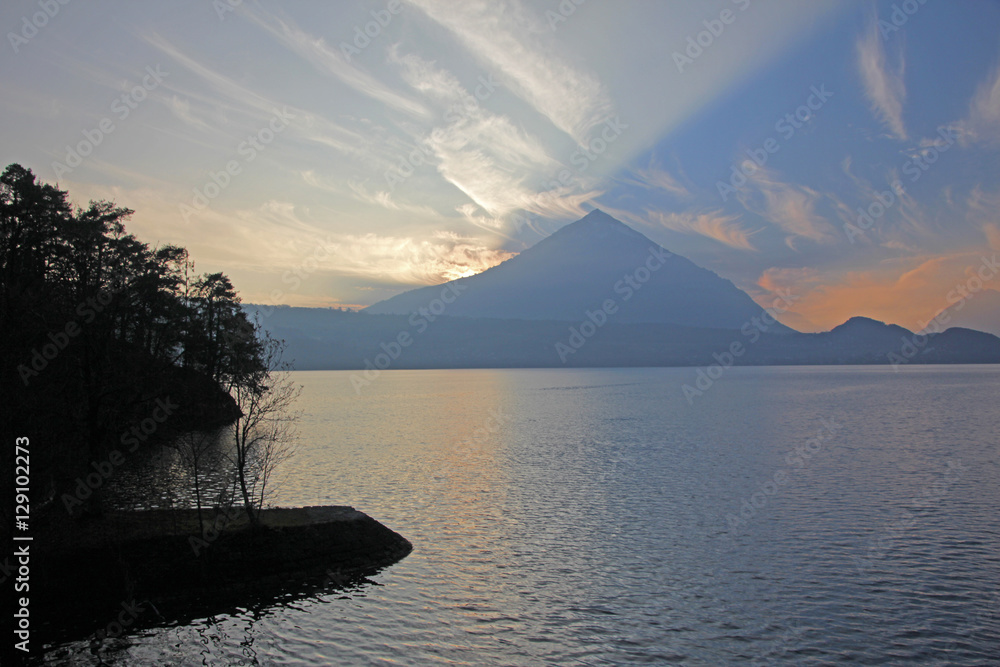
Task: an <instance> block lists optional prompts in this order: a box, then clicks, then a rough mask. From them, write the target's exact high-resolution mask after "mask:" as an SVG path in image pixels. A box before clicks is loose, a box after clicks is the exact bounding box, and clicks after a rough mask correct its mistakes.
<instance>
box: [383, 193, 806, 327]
mask: <svg viewBox="0 0 1000 667" xmlns="http://www.w3.org/2000/svg"><path fill="white" fill-rule="evenodd" d="M449 285H451V286H454V287H455V289H456V290H457V291H459V292H461V293H462V296H461V297H460V298H456V299H455V300H454V303H450V304H449V305H448V308H447V311H446V312H447V314H448V315H450V316H457V317H476V318H494V319H523V320H557V321H567V322H574V321H581V320H584V319H585V318H586V314H587V313H588V312H592V311H594V310H595V309H600V308H601V307H602V304H604V303H606V302H607V300H608V299H610V300H612V301H614V305H615V312H614V313H613V317H614V320H615V321H616V322H618V323H622V324H642V323H647V324H655V323H659V324H676V325H681V326H702V327H709V328H717V329H739V328H740V327H741V326H743V324H745V323H747V322H749V321H751V319H752V318H754V317H757V316H759V315H760V313H761V310H762V309H761V307H760V306H759V305H757V304H756V303H755V302H754V301H753V299H751V298H750V296H749V295H748V294H746V293H745V292H743V291H742V290H740V289H739V288H737V287H736V286H735V285H734V284H733V283H732V281H730V280H728V279H726V278H723V277H721V276H719V275H718V274H716V273H715V272H714V271H711V270H709V269H706V268H704V267H701V266H698V265H697V264H695V263H694V262H692V261H691V260H689V259H687V258H685V257H682V256H680V255H677V254H675V253H672V252H670V251H669V250H667V249H666V248H663V247H662V246H660V245H659V244H657V243H656V242H654V241H652V240H651V239H649V238H648V237H647V236H645V235H644V234H642V233H641V232H639V231H637V230H635V229H633V228H632V227H629V226H628V225H626V224H625V223H623V222H621V221H620V220H617V219H615V218H613V217H612V216H610V215H608V214H607V213H604V212H603V211H601V210H600V209H594V210H593V211H591V212H590V213H588V214H587V215H585V216H584V217H583V218H580V219H579V220H577V221H575V222H572V223H570V224H568V225H565V226H563V227H562V228H560V229H558V230H556V231H555V232H553V233H552V234H551V235H549V236H548V237H546V238H544V239H542V240H541V241H539V242H538V243H536V244H535V245H533V246H531V247H530V248H528V249H526V250H524V251H522V252H521V253H520V254H518V255H516V256H515V257H512V258H510V259H508V260H506V261H504V262H502V263H501V264H498V265H497V266H494V267H492V268H490V269H487V270H486V271H483V272H482V273H479V274H476V275H474V276H468V277H465V278H459V279H457V280H453V281H449V282H447V283H442V284H441V285H435V286H429V287H420V288H416V289H413V290H409V291H406V292H403V293H402V294H398V295H396V296H394V297H391V298H389V299H385V300H383V301H380V302H378V303H375V304H372V305H371V306H369V307H368V308H365V309H364V310H363V312H365V313H369V314H384V315H391V314H395V315H406V314H410V313H412V312H415V311H417V310H418V309H419V308H420V307H423V306H426V304H427V303H428V302H430V301H431V300H432V299H433V298H434V297H435V296H436V294H437V293H439V292H440V291H441V289H442V288H444V287H446V286H449ZM775 331H776V332H781V333H791V332H793V331H794V330H793V329H791V328H790V327H786V326H785V325H784V324H780V323H779V324H777V325H775Z"/></svg>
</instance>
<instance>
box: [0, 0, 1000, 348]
mask: <svg viewBox="0 0 1000 667" xmlns="http://www.w3.org/2000/svg"><path fill="white" fill-rule="evenodd" d="M63 3H65V4H63ZM0 26H3V29H4V32H5V40H4V41H5V42H6V43H5V44H3V45H2V47H0V48H2V49H3V56H2V58H0V87H2V90H3V94H2V98H0V105H2V107H0V108H2V113H3V120H4V122H3V123H2V125H0V160H2V162H3V165H7V164H10V163H14V162H16V163H20V164H22V165H24V166H25V167H28V168H30V169H32V170H33V171H34V172H35V174H36V175H37V176H38V177H39V178H40V179H41V180H42V181H45V182H49V183H58V185H59V187H61V188H63V189H66V190H68V191H69V193H70V198H71V199H72V200H73V201H74V202H75V203H77V204H78V205H85V204H86V203H87V202H88V201H89V200H95V199H96V200H100V199H106V200H112V201H114V202H116V203H117V204H118V205H120V206H125V207H128V208H131V209H133V210H135V215H134V216H133V217H132V219H131V221H130V222H129V223H128V229H129V231H130V232H132V233H134V234H135V235H136V236H138V237H139V238H140V239H141V240H143V241H145V242H147V243H150V244H152V245H160V244H167V243H172V244H177V245H182V246H184V247H186V248H188V249H189V250H190V251H191V254H192V257H193V259H194V260H195V262H196V268H197V270H198V271H201V272H208V271H212V272H214V271H224V272H225V273H227V274H228V275H229V276H230V277H231V278H232V279H233V281H234V283H235V285H236V286H237V288H238V289H239V291H240V293H241V295H242V297H243V299H244V301H246V302H252V303H267V304H275V303H281V304H290V305H296V306H337V307H341V306H348V307H357V306H365V305H370V304H372V303H374V302H376V301H379V300H381V299H384V298H387V297H389V296H392V295H394V294H397V293H399V292H401V291H404V290H406V289H411V288H413V287H416V286H422V285H428V284H436V283H441V282H444V281H447V280H451V279H454V278H458V277H461V276H466V275H472V274H474V273H478V272H481V271H483V270H485V269H487V268H489V267H491V266H494V265H496V264H498V263H499V262H502V261H504V260H505V259H508V258H510V257H513V256H514V255H516V254H517V253H518V252H520V251H522V250H524V249H525V248H527V247H530V246H531V245H533V244H535V243H537V242H538V241H539V240H541V239H542V238H544V237H546V236H548V235H549V234H551V233H552V232H553V231H555V230H557V229H559V228H560V227H562V226H563V225H565V224H568V223H570V222H572V221H574V220H576V219H578V218H580V217H582V216H583V215H585V214H586V213H587V212H589V211H590V210H592V209H594V208H600V209H602V210H604V211H605V212H607V213H609V214H611V215H613V216H615V217H616V218H618V219H619V220H621V221H622V222H625V223H626V224H628V225H630V226H632V227H634V228H635V229H637V230H638V231H640V232H642V233H643V234H645V235H646V236H648V237H649V238H651V239H652V240H654V241H655V242H657V243H659V244H661V245H663V246H664V247H666V248H668V249H669V250H671V251H672V252H675V253H677V254H680V255H683V256H686V257H688V258H689V259H691V260H693V261H694V262H696V263H697V264H699V265H701V266H704V267H706V268H709V269H711V270H713V271H715V272H716V273H718V274H719V275H721V276H723V277H725V278H728V279H729V280H732V281H733V282H734V283H735V284H736V285H737V286H738V287H740V288H741V289H743V290H745V291H746V292H748V293H749V294H750V295H751V296H752V297H753V298H754V299H755V300H756V301H757V302H758V303H760V304H761V305H762V306H766V305H768V304H770V303H772V302H773V300H774V298H775V295H778V294H792V295H793V301H792V306H791V308H790V311H789V312H787V313H785V314H784V315H782V318H781V319H782V320H783V321H784V322H785V323H786V324H789V325H790V326H793V327H795V328H797V329H799V330H801V331H824V330H828V329H830V328H832V327H834V326H836V325H837V324H840V323H842V322H843V321H845V320H846V319H848V318H849V317H852V316H856V315H861V316H867V317H872V318H875V319H878V320H882V321H885V322H889V323H895V324H900V325H902V326H905V327H907V328H910V329H922V328H923V327H924V325H925V324H926V323H927V322H928V321H929V320H930V319H931V318H932V317H933V316H934V315H935V314H936V313H937V312H938V311H941V310H942V309H944V308H947V307H949V305H951V304H952V303H953V301H954V297H953V296H949V295H954V294H955V292H954V290H955V289H956V288H957V287H961V286H970V285H971V286H972V287H974V288H975V289H977V290H978V289H990V290H1000V274H997V276H998V277H997V279H996V280H995V282H993V278H992V277H990V278H987V279H983V278H982V277H980V278H978V279H977V278H976V276H977V273H978V275H979V276H985V275H988V274H989V273H990V272H989V271H985V272H984V271H983V270H982V269H983V266H984V263H985V264H987V265H988V263H989V262H990V261H992V258H993V257H994V254H995V253H996V252H997V251H1000V161H998V157H1000V155H998V151H1000V4H997V3H992V2H943V1H942V0H924V1H923V2H921V1H920V0H906V1H905V2H903V1H899V0H896V1H895V2H875V3H873V2H824V1H815V2H809V3H803V2H785V1H772V2H765V1H763V0H720V1H715V2H698V3H682V2H659V1H656V2H654V1H644V0H630V1H628V2H621V3H617V2H616V3H610V2H598V1H597V0H561V1H557V0H548V1H544V0H540V1H538V2H534V1H528V0H491V1H482V0H469V1H465V2H462V3H455V2H452V1H450V0H391V1H384V2H383V1H381V0H375V1H373V2H351V1H347V0H344V1H338V2H306V1H303V2H295V3H277V2H252V1H249V0H214V1H213V0H198V1H191V2H181V1H178V2H170V3H134V2H133V3H126V2H111V1H108V2H89V3H88V2H82V1H80V0H35V1H34V2H28V1H21V0H16V1H15V0H11V1H8V2H5V3H4V5H3V8H2V9H0ZM994 273H996V272H994ZM977 280H978V282H977ZM970 281H973V282H972V283H970Z"/></svg>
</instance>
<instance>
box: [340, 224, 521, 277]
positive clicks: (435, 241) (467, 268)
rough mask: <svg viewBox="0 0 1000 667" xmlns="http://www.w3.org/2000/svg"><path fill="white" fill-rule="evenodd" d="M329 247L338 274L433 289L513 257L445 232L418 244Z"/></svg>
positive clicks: (389, 240)
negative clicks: (424, 286) (431, 286)
mask: <svg viewBox="0 0 1000 667" xmlns="http://www.w3.org/2000/svg"><path fill="white" fill-rule="evenodd" d="M331 247H332V249H333V251H334V253H335V254H336V255H337V257H338V262H337V271H338V273H341V274H343V275H353V276H359V277H364V278H368V279H371V280H377V281H379V282H387V283H397V284H406V285H436V284H439V283H443V282H447V281H449V280H455V279H456V278H462V277H465V276H471V275H474V274H476V273H481V272H482V271H485V270H486V269H488V268H490V267H492V266H496V265H497V264H499V263H500V262H502V261H504V260H506V259H510V258H511V257H513V256H514V254H513V253H510V252H507V251H504V250H494V249H492V248H488V247H486V246H485V245H483V244H482V242H480V241H479V240H477V239H474V238H469V237H465V236H461V235H459V234H456V233H454V232H445V231H439V232H437V233H435V234H434V235H432V236H431V237H430V238H427V239H421V240H417V239H413V238H409V237H400V236H380V235H377V234H363V235H346V236H342V237H339V238H338V239H336V240H335V241H334V243H333V244H332V246H331Z"/></svg>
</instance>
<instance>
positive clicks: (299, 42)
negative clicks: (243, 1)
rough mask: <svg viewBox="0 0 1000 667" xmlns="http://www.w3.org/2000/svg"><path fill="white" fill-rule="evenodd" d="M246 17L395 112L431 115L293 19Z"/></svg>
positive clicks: (260, 13)
mask: <svg viewBox="0 0 1000 667" xmlns="http://www.w3.org/2000/svg"><path fill="white" fill-rule="evenodd" d="M243 7H246V6H243ZM243 7H241V9H242V8H243ZM244 15H245V16H246V17H247V18H248V19H250V20H251V21H253V22H254V23H256V24H257V25H258V26H260V27H261V28H263V29H264V30H265V31H267V32H268V33H269V34H270V35H271V36H273V37H274V38H275V39H277V40H278V42H280V43H281V44H283V45H284V46H285V47H287V48H288V49H289V50H291V51H292V52H293V53H296V54H297V55H299V56H300V57H301V58H303V59H304V60H306V61H307V62H309V63H310V64H311V65H312V66H313V67H315V68H316V69H317V70H319V71H320V72H322V73H324V74H327V75H330V76H332V77H334V78H336V79H338V80H340V81H342V82H343V83H345V84H346V85H348V86H350V87H351V88H353V89H354V90H356V91H358V92H360V93H362V94H364V95H367V96H369V97H371V98H372V99H375V100H377V101H379V102H382V103H383V104H386V105H388V106H389V107H391V108H393V109H396V110H398V111H404V112H406V113H408V114H412V115H415V116H424V117H427V116H429V113H430V112H429V111H428V110H427V108H426V107H424V106H423V105H421V104H420V103H418V102H416V101H414V100H411V99H409V98H407V97H405V96H403V95H400V94H399V93H398V92H396V91H394V90H392V89H391V88H389V87H388V86H386V85H385V84H383V83H382V82H380V81H379V80H378V79H376V78H374V77H372V76H371V75H369V74H367V73H366V72H364V71H362V70H361V69H360V68H358V67H356V66H355V65H352V64H351V63H349V62H347V61H346V60H345V59H344V56H343V54H341V53H340V51H338V50H337V48H336V47H330V45H328V44H327V43H326V42H325V41H324V40H323V39H322V38H319V37H314V36H312V35H310V34H309V33H307V32H306V31H305V30H302V29H301V28H299V27H298V26H297V25H295V23H294V22H292V21H291V20H290V19H282V18H279V17H277V16H276V15H274V14H271V13H269V12H266V11H264V10H262V9H260V8H259V7H256V8H254V9H250V8H246V9H244Z"/></svg>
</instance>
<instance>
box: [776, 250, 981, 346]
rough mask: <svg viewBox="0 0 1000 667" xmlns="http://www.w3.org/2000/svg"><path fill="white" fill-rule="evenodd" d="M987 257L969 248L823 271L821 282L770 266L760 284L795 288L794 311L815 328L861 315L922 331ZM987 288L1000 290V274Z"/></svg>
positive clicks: (825, 328)
mask: <svg viewBox="0 0 1000 667" xmlns="http://www.w3.org/2000/svg"><path fill="white" fill-rule="evenodd" d="M987 257H988V258H992V257H993V255H992V254H991V255H987ZM982 258H983V253H980V252H964V253H958V254H953V255H945V256H940V257H930V258H928V257H922V258H913V259H908V260H900V261H893V262H890V263H886V264H883V265H882V266H880V267H878V268H876V269H872V270H866V271H851V272H847V273H845V274H843V275H841V276H839V277H834V278H833V280H831V279H830V277H829V276H824V280H823V282H822V283H821V282H820V281H819V280H818V277H817V276H814V275H812V274H810V275H809V276H805V275H797V274H796V273H794V272H791V273H790V272H788V271H787V270H779V269H769V270H768V271H766V272H764V274H763V275H762V276H761V277H760V279H759V280H758V285H759V286H760V287H762V288H764V289H767V290H769V291H774V290H776V289H788V290H791V291H792V293H794V294H796V295H797V296H798V297H799V299H798V301H796V302H795V304H794V306H793V307H792V308H791V314H792V315H793V316H798V317H800V318H804V319H805V320H807V321H809V322H812V323H813V324H814V326H815V330H816V331H828V330H829V329H832V328H833V327H835V326H837V325H838V324H842V323H843V322H845V321H846V320H848V319H850V318H851V317H854V316H859V315H860V316H863V317H871V318H872V319H876V320H881V321H883V322H887V323H890V324H898V325H900V326H903V327H906V328H907V329H911V330H920V329H922V328H923V326H924V325H925V324H926V322H927V321H928V320H930V319H931V318H932V317H934V315H935V314H937V313H938V312H939V311H941V310H942V309H943V308H946V307H948V306H949V305H950V304H949V293H951V292H952V290H954V289H955V287H956V286H957V285H964V284H966V282H967V281H968V280H969V279H970V278H972V277H973V276H974V275H975V274H976V272H977V270H978V269H979V268H980V267H981V266H982V265H983V259H982ZM803 278H808V279H803ZM983 287H985V288H988V289H1000V275H997V276H994V277H993V278H991V279H990V280H989V281H986V282H984V283H983ZM789 322H791V320H789ZM792 326H795V325H794V324H792Z"/></svg>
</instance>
